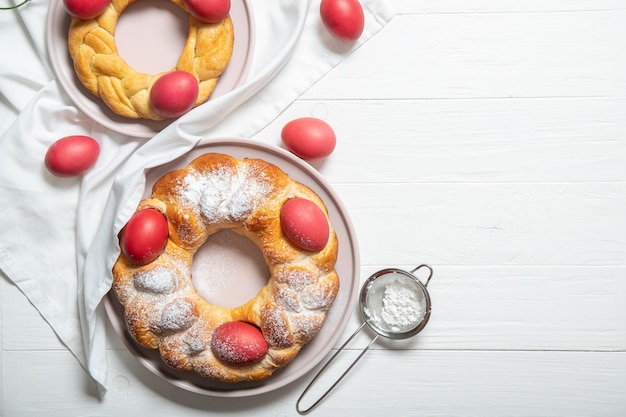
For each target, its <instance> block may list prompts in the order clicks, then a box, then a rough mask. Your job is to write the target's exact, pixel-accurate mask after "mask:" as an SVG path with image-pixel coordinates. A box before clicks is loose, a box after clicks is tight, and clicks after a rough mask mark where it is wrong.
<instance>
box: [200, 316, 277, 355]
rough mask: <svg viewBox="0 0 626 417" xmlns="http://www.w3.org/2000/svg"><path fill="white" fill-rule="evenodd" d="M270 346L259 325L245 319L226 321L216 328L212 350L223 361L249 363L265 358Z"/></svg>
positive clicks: (212, 339)
mask: <svg viewBox="0 0 626 417" xmlns="http://www.w3.org/2000/svg"><path fill="white" fill-rule="evenodd" d="M268 349H269V346H268V345H267V342H266V341H265V338H264V337H263V333H261V331H260V330H259V329H258V327H256V326H254V325H252V324H250V323H246V322H243V321H234V322H228V323H224V324H222V325H221V326H219V327H218V328H217V329H215V332H213V337H212V338H211V350H212V351H213V354H214V355H215V356H216V357H217V358H218V359H219V360H221V361H223V362H226V363H229V364H232V365H249V364H251V363H255V362H258V361H260V360H261V359H263V357H264V356H265V355H266V354H267V351H268Z"/></svg>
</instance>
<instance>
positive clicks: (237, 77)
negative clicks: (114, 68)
mask: <svg viewBox="0 0 626 417" xmlns="http://www.w3.org/2000/svg"><path fill="white" fill-rule="evenodd" d="M158 1H159V2H160V4H158V7H155V6H154V2H141V1H139V2H136V3H133V4H131V5H130V6H129V7H128V9H127V10H125V11H124V13H122V15H121V16H120V19H119V21H118V24H117V27H116V33H115V41H116V43H117V48H118V52H119V54H120V56H121V57H122V58H124V59H125V60H126V61H127V62H128V64H129V65H131V66H132V67H133V68H135V69H136V70H137V71H141V72H145V73H149V74H155V73H158V72H162V71H167V70H169V69H170V68H171V67H173V66H174V65H175V63H176V60H177V59H178V56H179V55H180V52H181V50H182V45H183V44H184V41H185V39H186V38H187V32H186V24H187V20H188V17H187V15H186V14H185V13H184V12H183V11H182V10H181V9H180V8H179V7H178V6H176V5H175V4H173V3H171V2H170V1H169V0H158ZM133 15H134V16H141V19H133ZM230 16H231V19H232V20H233V25H234V27H235V44H234V46H233V54H232V57H231V61H230V63H229V64H228V67H227V68H226V71H224V74H222V76H221V77H220V80H219V82H218V83H217V86H216V88H215V90H214V92H213V94H212V95H211V97H210V98H209V100H210V99H212V98H216V97H219V96H220V95H223V94H225V93H227V92H229V91H231V90H233V89H234V88H235V87H237V86H239V85H241V84H242V83H243V82H244V81H245V79H246V77H247V75H248V71H249V69H250V65H251V64H252V56H253V51H254V18H253V15H252V8H251V6H250V5H249V4H248V0H233V1H232V2H231V10H230ZM69 25H70V18H69V15H68V14H67V12H66V11H65V7H64V6H63V0H52V1H51V4H50V9H49V11H48V22H47V28H46V35H47V46H48V53H49V55H50V60H51V62H52V68H53V70H54V72H55V74H56V76H57V78H58V81H59V83H60V84H61V87H62V88H63V90H64V91H65V92H66V93H67V95H68V96H69V97H70V99H71V100H72V102H74V104H75V105H76V106H77V107H78V108H79V109H81V110H82V111H83V112H85V113H86V114H87V115H88V116H89V117H91V118H92V119H93V120H95V121H96V122H98V123H100V124H102V125H103V126H105V127H107V128H109V129H111V130H114V131H116V132H119V133H122V134H125V135H129V136H136V137H144V138H150V137H152V136H154V135H155V134H156V133H158V132H160V131H161V130H163V129H164V128H165V127H166V126H167V125H168V124H170V123H171V122H172V120H165V121H161V122H156V121H152V120H143V119H128V118H125V117H121V116H118V115H117V114H115V113H113V112H112V111H111V110H110V109H109V108H108V107H107V106H106V104H104V103H103V102H102V101H101V100H100V99H99V98H97V97H94V96H93V95H92V94H91V93H89V92H88V91H87V90H86V89H85V88H84V87H83V85H82V84H81V83H80V81H79V80H78V78H77V77H76V74H75V73H74V66H73V63H72V59H71V58H70V56H69V53H68V49H67V31H68V29H69ZM146 35H147V36H149V38H150V39H151V41H152V44H150V43H148V45H149V46H150V45H151V46H152V48H153V49H151V48H149V47H147V46H146V45H144V43H145V42H146ZM155 43H156V46H155ZM154 48H157V49H158V50H157V51H156V52H155V51H154Z"/></svg>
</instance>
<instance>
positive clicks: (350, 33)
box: [320, 0, 365, 42]
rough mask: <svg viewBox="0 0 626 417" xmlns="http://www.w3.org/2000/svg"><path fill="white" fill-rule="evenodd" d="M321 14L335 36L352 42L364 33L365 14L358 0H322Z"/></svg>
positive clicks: (325, 24) (327, 27)
mask: <svg viewBox="0 0 626 417" xmlns="http://www.w3.org/2000/svg"><path fill="white" fill-rule="evenodd" d="M320 16H321V18H322V22H323V23H324V26H326V29H328V31H329V32H330V34H331V35H333V36H334V37H335V38H337V39H339V40H342V41H346V42H350V41H355V40H357V39H358V38H359V36H361V34H362V33H363V28H364V27H365V15H364V13H363V7H362V6H361V4H360V3H359V2H358V0H322V2H321V3H320Z"/></svg>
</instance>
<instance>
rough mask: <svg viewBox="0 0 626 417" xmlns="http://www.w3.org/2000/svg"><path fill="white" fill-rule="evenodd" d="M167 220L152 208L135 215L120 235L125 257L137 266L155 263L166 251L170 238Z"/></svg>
mask: <svg viewBox="0 0 626 417" xmlns="http://www.w3.org/2000/svg"><path fill="white" fill-rule="evenodd" d="M168 235H169V233H168V229H167V219H166V218H165V216H164V215H163V214H161V212H160V211H158V210H156V209H152V208H147V209H143V210H140V211H138V212H136V213H135V214H133V216H132V217H131V218H130V220H129V221H128V223H126V226H124V228H123V229H122V233H121V235H120V246H121V249H122V252H123V253H124V255H126V256H127V257H128V258H129V259H130V260H131V261H132V262H134V263H135V264H137V265H146V264H149V263H150V262H152V261H154V260H155V259H156V258H157V257H158V256H159V255H160V254H161V252H163V249H165V245H166V244H167V238H168Z"/></svg>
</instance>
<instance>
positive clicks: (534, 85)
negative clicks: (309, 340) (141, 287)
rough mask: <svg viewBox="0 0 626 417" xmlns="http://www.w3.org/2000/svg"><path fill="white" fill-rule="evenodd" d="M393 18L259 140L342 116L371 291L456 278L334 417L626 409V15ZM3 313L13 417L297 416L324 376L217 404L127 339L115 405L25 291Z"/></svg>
mask: <svg viewBox="0 0 626 417" xmlns="http://www.w3.org/2000/svg"><path fill="white" fill-rule="evenodd" d="M389 3H390V5H391V6H392V8H393V9H395V10H396V11H397V13H398V15H397V16H396V17H395V18H394V19H393V20H392V21H391V22H390V23H389V24H388V25H387V27H385V28H384V29H383V30H382V31H381V32H380V33H379V34H378V35H377V36H376V37H374V38H373V39H372V40H370V41H369V42H367V43H366V44H365V45H364V46H363V47H361V48H360V49H358V50H357V51H356V52H355V53H353V54H352V55H351V56H350V57H348V58H347V59H346V60H345V61H344V62H343V63H342V64H341V65H339V66H337V67H336V68H334V69H333V70H332V71H331V72H330V73H328V74H327V75H326V76H325V77H324V78H323V79H322V80H320V81H319V82H318V83H316V84H315V85H314V86H313V87H311V88H310V89H309V90H308V91H307V92H306V93H305V94H304V95H303V96H302V97H301V98H300V99H299V100H298V101H296V102H295V103H294V104H293V105H292V106H290V107H289V108H288V109H286V110H285V112H284V113H282V114H281V115H280V116H279V117H278V118H277V119H276V120H275V121H274V122H273V123H272V124H271V125H270V126H268V127H267V128H266V129H264V130H263V131H261V132H260V133H259V134H258V135H257V136H256V137H255V138H254V139H255V140H258V141H262V142H264V143H271V144H279V139H278V138H279V134H280V129H281V128H282V126H283V125H284V124H285V123H286V122H287V121H289V120H291V119H293V118H296V117H300V116H307V115H311V116H315V117H320V118H323V119H325V120H327V121H328V122H329V123H330V124H331V125H332V126H333V127H334V128H335V130H336V132H337V136H338V146H337V149H336V150H335V152H334V153H333V155H332V157H331V158H329V159H328V160H326V161H324V162H323V163H314V164H313V165H314V166H315V167H316V168H317V169H318V170H319V171H320V173H321V174H322V175H323V176H324V177H325V178H326V179H327V180H328V181H329V182H330V183H331V184H332V185H333V187H334V188H335V190H336V191H337V193H338V194H339V195H340V196H341V198H342V201H343V202H344V204H345V205H346V207H347V208H348V211H349V213H350V215H351V217H352V221H353V223H354V225H355V229H356V230H357V234H358V238H359V246H360V250H361V261H362V278H361V279H362V280H364V279H365V278H366V277H367V276H368V275H369V274H371V273H373V272H375V271H377V270H379V269H382V268H385V267H399V268H403V269H411V268H412V267H413V266H415V265H416V264H418V263H423V262H427V263H429V264H431V265H432V266H433V267H434V268H435V277H434V278H433V280H432V281H431V283H430V285H429V290H430V292H431V296H432V299H433V315H432V318H431V321H430V323H429V324H428V326H427V328H426V329H425V330H424V331H423V332H422V333H421V334H420V335H418V336H417V337H415V338H413V339H410V340H407V341H403V342H393V343H392V342H389V341H381V342H379V343H377V344H376V345H375V346H374V348H373V350H372V351H371V352H368V354H367V355H366V356H365V358H364V359H363V361H362V362H361V363H360V364H359V365H358V366H357V367H356V368H355V369H354V370H353V372H352V373H351V374H350V375H349V376H348V378H347V379H346V380H345V381H344V382H343V383H342V384H341V385H340V386H339V387H338V389H337V391H336V392H335V393H333V395H331V397H329V398H328V399H327V400H326V401H325V402H324V403H323V404H322V406H320V409H319V410H318V411H317V412H316V413H314V415H324V416H346V415H358V416H422V415H424V416H559V417H571V416H586V417H587V416H588V417H604V416H615V417H618V416H624V415H626V396H624V392H626V320H624V318H625V317H626V279H625V278H624V277H625V276H626V221H625V218H624V212H626V165H625V164H624V162H623V161H624V160H625V158H626V117H624V115H625V114H626V53H624V51H626V25H624V24H623V22H624V21H626V3H624V2H622V1H617V0H614V1H611V0H598V1H595V0H594V1H591V0H576V1H565V0H552V1H538V0H527V1H496V0H475V1H457V0H444V1H438V2H416V1H413V0H394V1H389ZM0 297H1V298H0V299H1V301H2V307H1V308H0V323H1V324H2V326H1V327H0V337H1V340H2V361H1V362H0V373H1V375H2V378H0V402H1V403H2V408H1V409H0V410H2V412H3V413H4V414H3V415H6V416H37V415H42V414H44V413H45V415H46V416H84V415H131V414H133V413H134V414H139V415H155V416H156V415H163V416H165V415H176V414H178V415H186V416H187V415H188V416H193V415H207V414H209V415H210V414H215V415H224V414H228V415H231V416H244V415H246V416H247V415H250V413H254V415H256V416H292V415H296V412H295V408H294V407H295V401H296V399H297V397H298V396H299V395H300V393H301V392H302V389H303V388H304V386H305V384H306V382H308V380H309V377H310V376H307V377H305V378H302V379H301V380H299V381H297V382H296V383H294V384H293V385H291V386H289V387H285V388H283V389H281V390H278V391H276V392H273V393H270V394H267V395H263V396H259V397H252V398H244V399H240V400H236V401H233V400H229V399H220V398H210V397H205V396H201V395H196V394H193V393H189V392H186V391H182V390H180V389H178V388H175V387H172V386H171V385H169V384H168V383H166V382H163V381H160V380H158V379H156V378H154V377H153V375H152V374H151V373H150V372H148V371H147V370H146V369H144V368H143V367H142V366H141V365H140V364H138V362H137V361H136V360H135V359H134V358H133V357H132V356H131V355H130V354H129V353H128V351H127V350H126V349H125V348H124V346H123V345H122V344H121V342H120V341H119V340H117V338H116V335H115V334H114V333H113V331H110V332H109V338H108V339H109V343H110V345H109V351H108V353H109V360H110V364H111V377H110V378H111V386H112V388H111V390H110V391H109V393H108V394H107V395H106V397H105V398H104V399H103V400H99V399H98V398H97V395H96V393H95V387H94V385H93V384H92V383H91V382H90V381H89V379H88V377H87V376H86V374H85V372H84V371H83V370H82V368H81V367H80V366H79V365H78V362H77V361H76V360H75V359H74V358H73V357H72V355H71V354H70V353H69V352H68V351H67V350H66V349H65V348H64V347H63V345H62V344H61V343H60V342H59V341H58V339H57V338H56V336H55V335H54V333H53V332H52V331H51V330H50V329H49V327H48V326H47V324H46V323H45V322H44V321H43V320H42V319H41V317H40V316H39V315H38V314H37V312H36V311H35V310H34V309H33V308H32V306H31V305H30V304H29V303H28V301H27V300H26V299H25V298H24V297H23V295H22V294H21V293H20V292H19V290H17V289H16V288H15V287H14V286H12V285H11V284H10V283H8V282H7V281H6V280H0ZM359 322H360V317H359V315H358V312H357V311H356V309H355V311H353V313H352V319H351V321H350V323H349V325H348V329H347V331H346V334H345V335H344V336H345V337H347V336H348V334H349V330H351V328H353V327H356V326H357V325H358V324H359ZM371 337H372V335H371V334H369V333H366V334H363V335H361V336H360V337H358V338H357V340H356V342H355V345H354V346H353V347H351V349H350V350H348V351H347V352H346V355H342V356H341V357H340V360H339V364H338V365H339V366H336V367H333V368H331V370H330V372H329V375H328V378H329V379H332V378H334V377H336V376H337V375H339V373H340V372H341V369H342V367H341V365H345V364H347V362H348V361H349V359H351V357H354V355H355V354H356V353H357V351H358V350H359V349H360V347H362V346H364V345H365V343H367V341H368V340H369V339H370V338H371ZM35 394H36V395H35ZM0 414H1V412H0Z"/></svg>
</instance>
